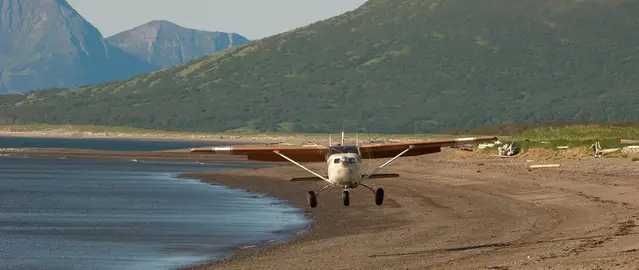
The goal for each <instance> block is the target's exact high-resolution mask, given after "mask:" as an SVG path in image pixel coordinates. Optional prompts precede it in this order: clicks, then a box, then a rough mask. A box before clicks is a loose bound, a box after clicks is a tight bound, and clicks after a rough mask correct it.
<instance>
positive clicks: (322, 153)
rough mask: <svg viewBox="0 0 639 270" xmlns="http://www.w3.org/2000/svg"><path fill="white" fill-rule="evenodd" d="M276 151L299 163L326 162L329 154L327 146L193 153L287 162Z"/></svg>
mask: <svg viewBox="0 0 639 270" xmlns="http://www.w3.org/2000/svg"><path fill="white" fill-rule="evenodd" d="M274 151H279V152H280V153H281V154H283V155H285V156H287V157H289V158H291V159H293V160H295V161H297V162H324V161H326V158H327V154H328V152H329V151H328V147H327V146H262V147H260V146H225V147H204V148H193V149H191V152H192V153H212V154H226V155H243V156H246V158H247V159H248V160H255V161H272V162H284V161H286V159H284V158H283V157H282V156H280V155H278V154H277V153H275V152H274Z"/></svg>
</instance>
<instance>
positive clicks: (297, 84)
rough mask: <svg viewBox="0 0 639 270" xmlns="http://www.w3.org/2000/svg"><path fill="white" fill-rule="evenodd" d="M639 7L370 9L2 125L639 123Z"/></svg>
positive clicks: (502, 4) (550, 4) (69, 97)
mask: <svg viewBox="0 0 639 270" xmlns="http://www.w3.org/2000/svg"><path fill="white" fill-rule="evenodd" d="M637 10H639V2H638V1H631V0H614V1H613V0H586V1H573V0H561V1H538V0H519V1H504V0H484V1H465V0H464V1H462V0H448V1H441V0H369V1H368V2H367V3H365V4H364V5H362V6H361V7H359V8H357V9H355V10H353V11H350V12H347V13H345V14H342V15H340V16H336V17H334V18H330V19H327V20H324V21H320V22H316V23H313V24H311V25H308V26H306V27H301V28H298V29H296V30H293V31H290V32H287V33H282V34H280V35H275V36H272V37H269V38H265V39H261V40H259V41H255V42H252V43H250V44H247V45H243V46H238V47H233V48H231V49H228V50H224V51H222V52H218V53H215V54H213V55H212V56H209V57H204V58H201V59H198V60H195V61H193V62H190V63H187V64H182V65H179V66H176V67H173V68H168V69H165V70H162V71H157V72H153V73H150V74H145V75H142V76H138V77H136V78H133V79H130V80H126V81H121V82H113V83H107V84H101V85H93V86H88V87H82V88H77V89H72V90H66V91H60V92H57V93H39V94H37V95H32V96H30V97H29V98H25V99H23V100H21V101H19V102H8V103H6V104H4V105H2V106H1V107H0V123H3V122H4V123H41V122H45V123H58V124H66V123H72V124H101V125H127V126H137V127H144V128H162V129H182V130H210V131H221V130H233V129H255V130H281V131H322V132H325V131H335V130H340V129H342V128H344V129H346V130H350V131H351V132H354V131H360V132H393V133H398V132H435V131H440V130H445V129H453V128H472V127H476V126H481V125H492V124H507V123H524V122H534V121H544V122H546V121H554V120H572V121H639V92H638V91H637V85H639V76H635V74H639V56H638V55H639V46H638V45H637V43H636V40H639V31H637V30H639V29H638V28H639V25H638V24H637V17H636V11H637Z"/></svg>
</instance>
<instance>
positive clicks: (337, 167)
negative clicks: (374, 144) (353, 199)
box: [326, 153, 362, 188]
mask: <svg viewBox="0 0 639 270" xmlns="http://www.w3.org/2000/svg"><path fill="white" fill-rule="evenodd" d="M326 162H327V163H328V180H329V181H330V182H331V183H332V184H334V185H336V186H340V187H343V188H356V187H357V186H358V185H359V184H360V182H361V180H362V173H361V170H360V168H361V164H362V159H361V158H360V156H359V155H357V154H355V153H340V154H333V155H331V156H329V158H328V160H327V161H326Z"/></svg>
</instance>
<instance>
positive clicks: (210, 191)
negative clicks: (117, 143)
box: [0, 157, 309, 269]
mask: <svg viewBox="0 0 639 270" xmlns="http://www.w3.org/2000/svg"><path fill="white" fill-rule="evenodd" d="M246 167H249V166H248V165H229V164H224V165H213V164H210V165H202V164H197V163H187V162H170V161H156V162H151V161H146V162H130V161H113V160H80V159H55V158H31V157H29V158H25V157H0V268H3V269H4V268H9V269H25V268H47V269H89V268H90V269H96V268H98V269H116V268H124V269H163V268H168V269H171V268H175V267H179V266H186V265H192V264H194V263H200V262H204V261H209V260H215V259H220V258H223V257H224V256H228V255H230V254H231V253H230V248H231V247H234V246H237V245H251V244H253V243H257V242H262V241H286V240H290V239H291V237H293V236H294V234H293V233H292V232H291V231H295V230H301V229H303V228H306V227H307V226H308V225H309V221H308V220H307V219H306V218H305V217H304V216H303V213H302V212H301V210H299V209H296V208H293V207H291V206H288V205H287V204H286V203H285V202H283V201H280V200H276V199H272V198H268V197H262V196H259V195H256V194H250V193H247V192H244V191H240V190H231V189H228V188H225V187H221V186H215V185H210V184H205V183H201V182H199V181H196V180H185V179H176V178H175V177H176V176H177V174H178V173H181V172H197V171H212V170H224V169H238V168H246ZM251 167H255V166H251Z"/></svg>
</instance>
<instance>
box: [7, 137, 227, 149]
mask: <svg viewBox="0 0 639 270" xmlns="http://www.w3.org/2000/svg"><path fill="white" fill-rule="evenodd" d="M215 145H219V143H216V142H188V141H155V140H139V141H138V140H122V139H93V138H82V139H59V138H20V137H1V136H0V148H73V149H92V150H115V151H159V150H170V149H185V148H193V147H202V146H215Z"/></svg>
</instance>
